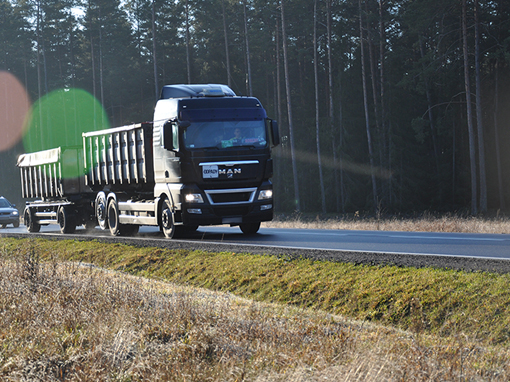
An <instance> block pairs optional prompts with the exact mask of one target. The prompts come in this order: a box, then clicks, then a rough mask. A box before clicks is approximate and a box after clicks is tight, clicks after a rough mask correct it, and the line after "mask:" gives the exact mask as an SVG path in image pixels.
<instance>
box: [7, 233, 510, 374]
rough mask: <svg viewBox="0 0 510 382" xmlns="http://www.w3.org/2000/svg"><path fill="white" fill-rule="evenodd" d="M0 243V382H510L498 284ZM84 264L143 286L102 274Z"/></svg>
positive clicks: (204, 255) (190, 254) (506, 295)
mask: <svg viewBox="0 0 510 382" xmlns="http://www.w3.org/2000/svg"><path fill="white" fill-rule="evenodd" d="M0 245H1V248H2V262H1V267H0V270H1V272H2V275H0V276H1V277H0V280H2V281H1V283H0V285H1V287H2V289H1V290H0V295H1V298H0V302H1V303H0V314H1V315H2V317H3V320H2V326H3V327H2V328H1V330H0V333H2V335H1V337H0V345H1V350H0V376H2V375H3V376H4V377H5V376H9V377H11V379H14V380H17V379H18V380H19V379H22V378H17V377H20V376H21V375H23V374H26V375H28V374H30V373H32V374H33V375H34V376H37V375H45V376H46V377H47V378H42V379H43V380H51V379H50V378H48V375H52V376H54V378H55V380H64V379H65V378H67V380H72V379H73V378H74V379H75V380H94V378H99V379H103V380H150V379H152V378H154V376H155V374H154V373H159V374H158V375H159V377H158V378H162V379H165V380H206V379H207V378H209V379H211V380H243V379H244V380H322V379H321V378H323V377H324V380H325V379H326V377H327V378H330V379H331V378H332V377H334V376H342V377H343V376H346V375H351V377H352V378H351V377H349V378H347V377H346V378H345V380H358V379H359V380H424V381H425V380H427V381H428V380H461V379H464V380H508V379H509V377H510V369H509V366H508V364H509V362H508V361H509V359H510V358H509V355H510V347H509V344H510V332H509V328H510V312H509V304H510V291H509V289H508V282H509V276H508V275H495V274H488V273H464V272H458V271H451V270H438V269H412V268H397V267H391V266H384V267H379V266H377V267H374V266H362V265H352V264H340V263H329V262H312V261H310V260H306V259H293V260H291V259H288V258H276V257H270V256H254V255H249V254H242V253H227V252H224V253H208V252H202V251H184V250H181V251H172V250H163V249H157V248H137V247H132V246H126V245H118V244H111V245H107V244H103V243H97V242H78V241H47V240H30V241H28V240H17V239H6V238H5V239H1V241H0ZM68 261H72V262H73V263H72V264H74V265H68V266H66V267H63V268H62V264H69V263H67V262H68ZM80 262H81V263H87V264H95V265H97V266H100V267H104V268H108V269H111V270H116V271H122V272H123V273H129V274H132V275H136V276H144V277H146V279H136V281H134V282H132V281H129V282H128V281H126V280H125V279H121V278H119V277H120V276H119V274H118V273H115V275H116V276H115V277H114V278H112V277H106V276H105V274H106V273H105V272H103V273H101V277H99V276H97V274H96V273H93V272H96V271H93V269H94V268H92V267H80V266H78V265H77V264H80ZM142 280H145V281H142ZM147 280H160V281H165V282H172V283H175V284H166V283H165V284H156V281H154V282H152V281H147ZM169 285H181V287H178V286H173V287H172V288H173V289H172V290H171V291H169V290H168V288H170V287H169ZM182 285H185V286H188V287H189V286H193V287H201V288H207V289H209V290H216V291H222V292H229V294H223V295H216V296H215V297H207V296H212V295H211V294H210V292H208V291H205V290H203V289H200V290H195V289H193V290H187V291H186V292H184V291H183V290H184V289H183V287H182ZM230 293H231V294H230ZM232 294H235V295H236V296H241V297H245V298H249V299H251V300H252V301H259V302H260V303H259V302H257V303H256V302H248V301H246V300H241V299H239V298H238V297H234V296H233V295H232ZM204 296H206V297H207V298H206V297H204ZM218 296H222V297H218ZM200 301H202V302H200ZM262 302H263V303H262ZM267 303H273V304H274V303H278V304H279V305H267ZM288 307H294V308H296V309H297V310H293V309H289V308H288ZM237 308H239V309H237ZM341 317H349V318H350V319H354V320H359V321H355V322H353V321H349V320H346V319H342V318H341ZM374 323H375V324H377V325H384V326H375V327H374V326H372V324H374ZM92 325H93V326H92ZM401 330H403V331H401ZM45 370H49V371H51V372H49V371H48V373H46V374H44V371H45ZM105 370H110V371H109V373H110V374H108V372H107V374H106V375H105V374H104V372H106V371H105ZM27 373H28V374H27ZM85 375H89V376H91V377H87V378H88V379H87V378H85V377H84V376H85ZM172 375H174V376H176V377H175V378H174V377H172V378H170V376H172ZM16 376H17V377H16ZM66 376H67V377H66ZM375 376H377V378H376V377H375ZM80 378H81V379H80Z"/></svg>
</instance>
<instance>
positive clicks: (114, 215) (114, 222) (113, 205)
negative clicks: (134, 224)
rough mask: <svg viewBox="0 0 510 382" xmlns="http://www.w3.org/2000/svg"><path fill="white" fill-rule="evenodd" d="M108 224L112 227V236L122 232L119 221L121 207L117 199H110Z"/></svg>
mask: <svg viewBox="0 0 510 382" xmlns="http://www.w3.org/2000/svg"><path fill="white" fill-rule="evenodd" d="M107 222H108V226H109V227H110V233H111V235H112V236H117V235H119V234H120V223H119V208H118V207H117V202H116V201H115V199H110V201H109V202H108V219H107Z"/></svg>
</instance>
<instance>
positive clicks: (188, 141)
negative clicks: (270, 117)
mask: <svg viewBox="0 0 510 382" xmlns="http://www.w3.org/2000/svg"><path fill="white" fill-rule="evenodd" d="M184 144H185V146H186V148H188V149H201V148H218V149H221V148H227V147H234V146H235V147H239V146H241V147H243V146H244V147H257V148H259V147H264V146H266V145H267V137H266V128H265V122H264V121H263V120H258V121H206V122H193V123H191V125H190V126H189V127H188V128H187V129H186V131H185V133H184Z"/></svg>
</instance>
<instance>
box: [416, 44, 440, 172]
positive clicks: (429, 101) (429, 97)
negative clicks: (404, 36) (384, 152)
mask: <svg viewBox="0 0 510 382" xmlns="http://www.w3.org/2000/svg"><path fill="white" fill-rule="evenodd" d="M420 55H421V58H422V60H423V58H424V57H425V48H424V46H423V39H422V37H421V36H420ZM422 70H423V82H424V85H425V95H426V97H427V106H428V108H427V112H428V116H429V126H430V133H431V135H432V146H433V148H434V159H435V161H436V175H437V176H439V147H438V145H437V134H436V127H435V125H434V115H433V113H432V95H431V93H430V87H429V81H428V78H427V77H426V74H425V63H423V64H422Z"/></svg>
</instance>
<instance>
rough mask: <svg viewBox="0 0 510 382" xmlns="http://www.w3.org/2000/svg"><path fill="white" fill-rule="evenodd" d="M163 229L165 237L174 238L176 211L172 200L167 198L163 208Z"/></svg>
mask: <svg viewBox="0 0 510 382" xmlns="http://www.w3.org/2000/svg"><path fill="white" fill-rule="evenodd" d="M161 229H162V231H163V233H164V234H165V237H167V238H169V239H172V238H173V237H175V224H174V213H173V212H172V206H171V205H170V201H169V200H168V199H165V200H164V201H163V207H162V208H161Z"/></svg>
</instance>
